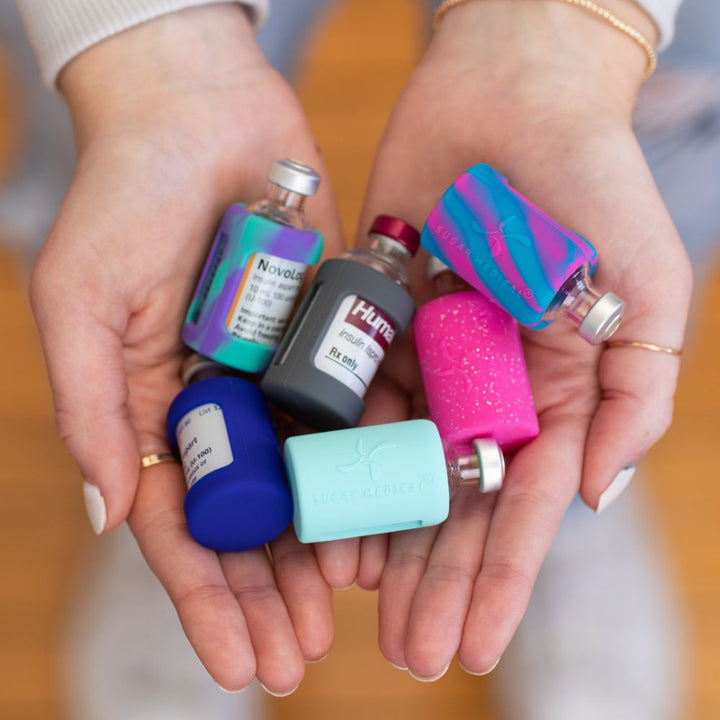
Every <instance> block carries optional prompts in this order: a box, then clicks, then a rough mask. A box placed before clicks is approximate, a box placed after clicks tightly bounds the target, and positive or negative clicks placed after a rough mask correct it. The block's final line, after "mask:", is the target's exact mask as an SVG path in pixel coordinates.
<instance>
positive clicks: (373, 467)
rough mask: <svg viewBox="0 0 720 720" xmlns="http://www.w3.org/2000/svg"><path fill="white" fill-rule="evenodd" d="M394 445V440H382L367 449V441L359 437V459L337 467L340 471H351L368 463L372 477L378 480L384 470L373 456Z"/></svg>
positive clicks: (357, 448) (357, 449)
mask: <svg viewBox="0 0 720 720" xmlns="http://www.w3.org/2000/svg"><path fill="white" fill-rule="evenodd" d="M394 447H395V443H394V442H381V443H378V444H377V445H376V446H375V447H374V448H372V449H371V450H365V443H363V439H362V438H358V441H357V447H356V448H355V451H356V452H357V455H358V457H357V460H355V461H354V462H352V463H349V464H347V465H338V466H336V468H335V469H336V470H337V471H338V472H342V473H350V472H352V471H353V470H356V469H357V468H359V467H360V466H361V465H367V468H368V472H369V473H370V479H371V480H374V481H376V482H377V481H378V480H380V476H381V474H382V472H381V467H380V465H379V464H378V463H376V462H375V461H374V460H373V458H374V457H375V455H377V453H379V452H381V451H382V450H391V449H392V448H394Z"/></svg>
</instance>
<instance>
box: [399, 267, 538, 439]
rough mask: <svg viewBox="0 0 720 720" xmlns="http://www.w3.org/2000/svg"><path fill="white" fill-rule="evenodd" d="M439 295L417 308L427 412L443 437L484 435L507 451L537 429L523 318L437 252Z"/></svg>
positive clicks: (434, 273)
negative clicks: (489, 296) (512, 314)
mask: <svg viewBox="0 0 720 720" xmlns="http://www.w3.org/2000/svg"><path fill="white" fill-rule="evenodd" d="M427 272H428V277H430V278H432V279H433V282H434V285H435V290H436V294H437V295H439V297H437V298H436V299H435V300H431V301H430V302H427V303H425V304H424V305H422V306H421V307H420V308H418V311H417V312H416V313H415V318H414V320H413V335H414V337H415V345H416V347H417V354H418V361H419V363H420V371H421V373H422V377H423V384H424V385H425V396H426V398H427V404H428V413H429V416H430V419H431V420H432V421H433V422H435V423H436V424H437V426H438V430H439V431H440V436H441V437H442V439H443V442H445V443H449V444H450V445H452V446H458V445H470V444H472V442H473V440H476V439H479V438H484V439H486V440H487V442H495V443H496V444H497V445H498V446H499V448H500V449H501V450H503V451H505V452H508V451H512V450H515V449H517V448H519V447H520V446H522V445H525V444H526V443H528V442H529V441H530V440H532V439H533V438H535V437H537V434H538V430H539V428H538V419H537V414H536V412H535V404H534V401H533V396H532V390H531V389H530V379H529V378H528V373H527V367H526V366H525V357H524V355H523V348H522V343H521V341H520V333H519V332H518V325H517V323H516V322H515V320H513V318H512V317H510V315H508V313H506V312H505V311H504V310H503V309H502V308H501V307H499V306H498V305H496V304H495V303H493V302H492V301H490V300H488V299H487V298H486V297H485V296H484V295H481V294H480V293H479V292H477V291H475V290H473V289H471V288H469V286H468V285H467V284H466V283H465V282H464V281H463V280H462V279H461V278H459V277H458V276H457V275H455V273H453V272H452V271H451V270H450V269H449V268H448V267H447V265H445V264H444V263H442V262H441V261H440V260H438V259H437V258H435V257H431V258H430V259H429V260H428V265H427Z"/></svg>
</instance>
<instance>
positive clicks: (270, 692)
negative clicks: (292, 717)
mask: <svg viewBox="0 0 720 720" xmlns="http://www.w3.org/2000/svg"><path fill="white" fill-rule="evenodd" d="M258 685H259V686H260V687H261V688H262V689H263V690H264V691H265V692H266V693H267V694H268V695H272V696H273V697H277V698H281V697H287V696H288V695H292V694H293V693H294V692H295V691H296V690H297V689H298V688H299V687H300V686H299V685H296V686H295V687H294V688H293V689H292V690H288V691H287V692H284V693H276V692H273V691H272V690H268V689H267V688H266V687H265V686H264V685H263V684H262V683H261V682H260V681H259V680H258Z"/></svg>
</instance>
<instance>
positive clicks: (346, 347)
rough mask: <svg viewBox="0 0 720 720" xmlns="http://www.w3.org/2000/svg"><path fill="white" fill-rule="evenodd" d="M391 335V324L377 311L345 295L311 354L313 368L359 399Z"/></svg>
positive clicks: (368, 302)
mask: <svg viewBox="0 0 720 720" xmlns="http://www.w3.org/2000/svg"><path fill="white" fill-rule="evenodd" d="M395 332H396V328H395V325H394V323H393V322H392V320H390V318H388V317H387V316H386V315H385V314H384V313H383V311H382V310H381V309H380V308H378V307H376V306H375V305H373V303H372V302H370V301H369V300H366V299H365V298H362V297H359V296H358V295H348V296H347V297H346V298H345V299H344V300H343V301H342V302H341V303H340V307H339V308H338V310H337V312H336V313H335V316H334V317H333V319H332V322H331V323H330V325H329V327H328V329H327V332H326V333H325V335H324V337H323V339H322V342H321V343H320V346H319V347H318V350H317V352H316V353H315V359H314V364H315V367H316V368H317V369H318V370H322V371H323V372H324V373H327V374H328V375H331V376H332V377H334V378H335V379H336V380H339V381H340V382H341V383H343V384H344V385H346V386H347V387H349V388H350V389H351V390H352V391H353V392H355V393H356V394H357V395H359V396H360V397H363V395H365V391H366V390H367V388H368V385H369V384H370V382H371V381H372V379H373V376H374V375H375V371H376V370H377V369H378V365H380V363H381V362H382V359H383V357H385V351H386V350H387V348H388V345H390V343H391V342H392V340H393V338H394V337H395Z"/></svg>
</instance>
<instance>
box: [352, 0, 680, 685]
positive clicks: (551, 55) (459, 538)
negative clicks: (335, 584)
mask: <svg viewBox="0 0 720 720" xmlns="http://www.w3.org/2000/svg"><path fill="white" fill-rule="evenodd" d="M610 4H611V5H613V9H615V10H616V11H617V13H618V14H619V15H621V16H622V17H623V18H624V19H626V20H627V21H628V22H631V23H633V24H635V25H636V26H637V27H638V28H639V29H640V30H641V31H643V32H645V33H646V34H648V35H649V36H650V37H652V36H653V35H652V34H653V26H652V24H651V23H650V21H649V19H648V18H647V17H646V16H644V14H643V13H642V11H640V10H639V8H638V7H637V6H635V5H634V4H633V3H631V2H628V1H627V0H616V2H614V3H610ZM645 62H646V57H645V55H644V53H643V52H642V50H641V49H640V48H639V47H638V46H637V45H636V44H635V43H633V41H632V40H630V39H629V38H628V37H626V36H623V35H622V34H621V33H619V32H617V31H616V30H614V29H613V28H612V27H610V26H609V25H608V24H607V23H604V22H602V21H601V20H599V19H597V18H595V17H593V16H591V15H589V14H588V13H585V12H583V11H582V10H580V9H579V8H575V7H571V6H569V5H564V4H562V3H556V2H536V1H533V2H525V1H521V2H512V3H510V2H505V1H503V2H492V1H491V0H488V1H485V2H470V3H466V4H463V5H460V6H458V7H457V8H454V9H453V10H452V11H451V12H449V13H448V14H447V15H446V17H445V18H444V20H443V22H442V24H441V26H440V29H439V31H438V32H437V34H436V36H435V38H434V40H433V42H432V44H431V46H430V48H429V51H428V53H427V55H426V57H425V59H424V60H423V62H422V64H421V65H420V67H419V68H418V69H417V71H416V72H415V74H414V75H413V76H412V78H411V79H410V82H409V83H408V86H407V87H406V89H405V91H404V92H403V94H402V95H401V97H400V99H399V101H398V103H397V105H396V107H395V110H394V112H393V115H392V117H391V120H390V122H389V125H388V127H387V129H386V132H385V136H384V138H383V141H382V143H381V146H380V148H379V151H378V154H377V157H376V160H375V166H374V170H373V173H372V176H371V180H370V184H369V187H368V192H367V197H366V204H365V209H364V212H363V216H362V219H361V223H360V228H359V237H360V238H362V237H363V236H364V233H365V230H366V228H367V227H368V225H369V223H370V221H371V220H372V217H373V216H374V215H375V214H377V213H380V212H382V213H389V214H395V215H397V216H398V217H401V218H403V219H405V220H407V221H408V222H411V223H413V224H415V225H416V226H418V227H420V226H421V225H422V224H423V222H424V220H425V219H426V217H427V215H428V213H429V212H430V210H431V208H432V206H433V205H434V203H435V202H436V201H437V200H438V198H439V197H440V196H441V194H442V193H443V191H444V190H445V189H446V188H447V186H448V185H450V183H451V182H452V181H453V180H454V179H455V178H456V177H457V176H458V175H459V174H460V173H462V172H463V171H465V170H466V169H467V168H468V167H470V166H471V165H474V164H476V163H478V162H486V163H489V164H490V165H492V166H493V167H495V168H496V169H498V170H499V171H500V172H501V173H502V174H503V175H505V176H507V177H508V178H509V180H510V182H511V183H512V184H513V186H514V187H515V188H517V189H518V190H519V191H520V192H521V193H523V194H524V195H525V196H526V197H528V198H529V199H530V200H531V201H533V202H534V203H536V204H537V205H539V206H540V207H541V208H543V209H544V210H545V211H546V212H548V213H549V214H550V215H551V216H552V217H554V218H556V219H557V220H558V221H560V222H561V223H563V224H564V225H566V226H567V227H569V228H571V229H573V230H576V231H577V232H579V233H581V234H582V235H584V236H585V237H587V238H588V239H589V240H590V241H591V242H592V243H593V244H594V245H595V247H596V248H597V250H598V254H599V265H598V270H597V272H596V274H595V283H596V285H597V286H598V287H599V288H600V290H601V291H609V290H612V291H613V292H615V293H616V294H617V295H619V296H620V297H621V298H622V299H623V300H625V302H626V313H625V318H624V321H623V324H622V326H621V327H620V329H619V331H618V332H617V335H616V337H617V339H631V340H642V341H646V342H652V343H656V344H659V345H665V346H669V347H675V348H679V347H681V346H682V342H683V334H684V328H685V320H686V315H687V311H688V304H689V298H690V292H691V283H692V280H691V271H690V267H689V263H688V260H687V258H686V255H685V252H684V250H683V247H682V245H681V243H680V240H679V238H678V236H677V233H676V231H675V229H674V227H673V224H672V222H671V220H670V218H669V216H668V213H667V211H666V209H665V207H664V206H663V203H662V201H661V199H660V197H659V195H658V192H657V190H656V188H655V186H654V184H653V181H652V177H651V176H650V172H649V170H648V168H647V166H646V164H645V162H644V159H643V156H642V154H641V152H640V149H639V147H638V145H637V143H636V141H635V137H634V135H633V133H632V130H631V126H630V117H631V112H632V107H633V104H634V99H635V94H636V92H637V89H638V86H639V84H640V82H641V77H642V74H643V71H644V68H645ZM423 266H424V260H423V259H421V258H419V259H418V262H417V263H416V268H415V270H416V273H415V288H416V289H417V295H418V299H419V300H421V301H422V300H427V299H428V298H429V297H430V291H429V289H428V288H427V286H426V284H425V281H424V280H423V278H422V275H423V269H424V267H423ZM523 338H524V347H525V354H526V360H527V365H528V369H529V372H530V378H531V383H532V387H533V392H534V396H535V402H536V407H537V411H538V415H539V419H540V436H539V437H538V438H537V439H536V440H535V441H533V442H532V443H530V444H529V445H528V446H526V447H525V448H524V449H522V450H521V451H520V452H518V453H517V455H516V456H515V457H514V458H513V459H512V461H511V462H510V465H509V468H508V472H507V476H506V478H505V484H504V487H503V489H502V491H501V492H500V493H499V494H496V495H493V496H482V495H479V494H477V493H475V494H473V493H472V492H468V491H467V490H463V491H461V492H460V493H459V494H458V495H457V496H456V497H455V498H453V500H452V502H451V510H450V517H449V519H448V520H447V522H446V523H444V524H443V525H442V526H441V527H439V528H427V529H420V530H415V531H408V532H403V533H397V534H394V535H391V536H390V538H389V547H388V554H387V560H386V564H385V566H384V570H383V567H382V566H383V564H384V563H385V557H384V555H383V553H382V552H378V549H377V548H378V542H379V541H377V540H376V541H374V542H373V543H372V544H369V545H368V548H369V550H370V552H371V555H370V556H369V557H368V559H367V562H364V558H363V559H362V560H361V568H363V567H365V573H366V575H367V576H368V577H370V578H377V577H378V576H379V574H380V572H382V579H381V582H380V647H381V649H382V652H383V653H384V654H385V656H386V657H387V658H388V659H389V660H390V661H391V662H392V663H394V664H395V665H399V666H405V667H409V668H410V671H411V672H412V673H413V674H414V675H416V676H418V677H421V678H425V679H430V678H434V677H437V676H438V675H440V674H442V672H443V671H444V669H445V668H446V666H447V665H448V663H449V662H450V660H451V659H452V658H453V656H454V655H455V654H456V653H458V655H459V659H460V662H461V663H462V665H463V667H465V668H466V669H467V670H468V671H469V672H472V673H483V672H486V671H488V670H489V669H491V668H492V667H493V666H494V664H495V662H496V661H497V660H498V658H500V656H501V655H502V653H503V651H504V649H505V647H506V646H507V644H508V642H509V640H510V638H511V637H512V635H513V633H514V631H515V629H516V627H517V625H518V623H519V622H520V619H521V617H522V615H523V613H524V611H525V608H526V605H527V602H528V599H529V596H530V592H531V589H532V586H533V583H534V581H535V578H536V575H537V573H538V571H539V569H540V565H541V564H542V561H543V558H544V557H545V554H546V553H547V550H548V548H549V546H550V543H551V542H552V539H553V537H554V534H555V532H556V529H557V527H558V524H559V522H560V520H561V518H562V516H563V514H564V512H565V510H566V508H567V506H568V505H569V503H570V502H571V500H572V499H573V497H574V496H575V494H576V493H577V492H578V491H579V492H580V494H581V495H582V497H583V499H584V500H585V502H586V503H587V504H588V505H589V506H590V508H592V509H593V510H597V509H602V507H604V506H606V505H607V504H608V503H609V501H611V500H612V499H613V498H614V497H615V495H616V493H617V491H618V490H619V489H620V488H619V484H618V485H615V486H613V485H612V483H613V479H614V478H615V477H616V476H617V475H618V473H619V472H620V471H621V469H622V468H624V467H625V466H628V465H634V464H635V463H637V462H638V461H639V460H640V459H641V458H642V457H643V455H644V454H645V453H646V452H647V450H648V449H649V448H650V447H651V446H652V445H653V444H654V443H655V442H656V441H657V440H658V438H659V437H660V436H661V435H662V434H663V432H664V431H665V430H666V428H667V427H668V425H669V423H670V419H671V416H672V404H673V394H674V390H675V384H676V378H677V372H678V359H677V357H673V356H670V355H663V354H659V353H654V352H648V351H643V350H638V349H628V348H612V349H604V348H602V347H591V346H589V345H588V344H587V343H585V342H584V341H583V340H582V339H581V338H580V337H579V336H578V333H577V329H576V327H575V326H573V325H572V324H571V323H569V322H567V321H564V320H558V321H556V322H555V323H554V324H553V325H552V326H550V327H549V328H547V329H545V330H542V331H540V332H533V331H523ZM403 340H404V342H402V343H399V344H398V346H397V347H394V348H393V351H392V353H391V354H390V356H389V357H388V359H387V361H386V363H385V364H384V366H383V370H382V372H383V374H382V377H381V378H379V379H378V381H376V382H375V383H374V385H373V387H372V397H371V398H370V397H369V398H368V414H372V416H373V417H374V418H375V419H377V420H380V419H382V418H385V419H392V420H397V419H402V418H407V417H410V416H413V415H422V414H423V412H424V407H423V401H422V393H421V387H420V378H419V374H418V372H417V369H416V366H415V365H416V361H415V360H414V359H413V357H412V348H411V344H410V343H409V342H408V341H407V340H406V339H403ZM414 363H415V364H414ZM363 549H364V548H363ZM368 584H371V583H368Z"/></svg>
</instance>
